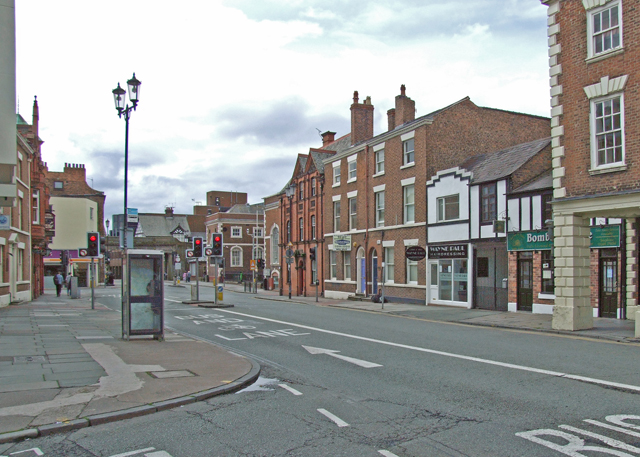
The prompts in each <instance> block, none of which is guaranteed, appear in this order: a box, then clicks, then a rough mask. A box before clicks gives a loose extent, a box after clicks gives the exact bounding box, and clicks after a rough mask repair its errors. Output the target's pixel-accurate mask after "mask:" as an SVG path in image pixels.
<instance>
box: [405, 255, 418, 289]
mask: <svg viewBox="0 0 640 457" xmlns="http://www.w3.org/2000/svg"><path fill="white" fill-rule="evenodd" d="M406 260H407V262H406V263H407V264H406V268H407V270H406V271H407V272H406V275H407V277H406V281H407V284H412V285H417V284H418V261H417V260H411V259H409V258H407V259H406ZM414 270H415V280H412V279H410V278H411V273H410V272H412V271H414Z"/></svg>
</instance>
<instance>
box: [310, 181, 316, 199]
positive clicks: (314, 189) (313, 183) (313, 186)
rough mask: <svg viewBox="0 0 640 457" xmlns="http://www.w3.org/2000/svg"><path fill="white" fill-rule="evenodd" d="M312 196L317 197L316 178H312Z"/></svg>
mask: <svg viewBox="0 0 640 457" xmlns="http://www.w3.org/2000/svg"><path fill="white" fill-rule="evenodd" d="M311 196H312V197H315V196H316V178H311Z"/></svg>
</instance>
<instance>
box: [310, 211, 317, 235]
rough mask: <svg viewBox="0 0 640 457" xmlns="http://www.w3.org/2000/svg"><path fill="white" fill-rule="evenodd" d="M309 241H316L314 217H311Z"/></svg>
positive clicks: (313, 215)
mask: <svg viewBox="0 0 640 457" xmlns="http://www.w3.org/2000/svg"><path fill="white" fill-rule="evenodd" d="M311 239H312V240H315V239H316V215H315V214H312V215H311Z"/></svg>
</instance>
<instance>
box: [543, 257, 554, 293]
mask: <svg viewBox="0 0 640 457" xmlns="http://www.w3.org/2000/svg"><path fill="white" fill-rule="evenodd" d="M546 262H548V263H549V267H548V268H544V264H545V263H546ZM553 268H554V256H553V250H542V251H540V293H541V294H548V295H554V294H555V278H554V276H555V275H554V271H553ZM545 271H551V279H549V278H545V277H544V272H545Z"/></svg>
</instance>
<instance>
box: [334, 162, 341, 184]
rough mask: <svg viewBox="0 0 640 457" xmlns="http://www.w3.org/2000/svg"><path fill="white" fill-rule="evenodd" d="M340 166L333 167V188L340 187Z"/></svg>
mask: <svg viewBox="0 0 640 457" xmlns="http://www.w3.org/2000/svg"><path fill="white" fill-rule="evenodd" d="M340 173H341V172H340V165H337V166H335V167H333V186H334V187H335V186H339V185H340Z"/></svg>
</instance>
